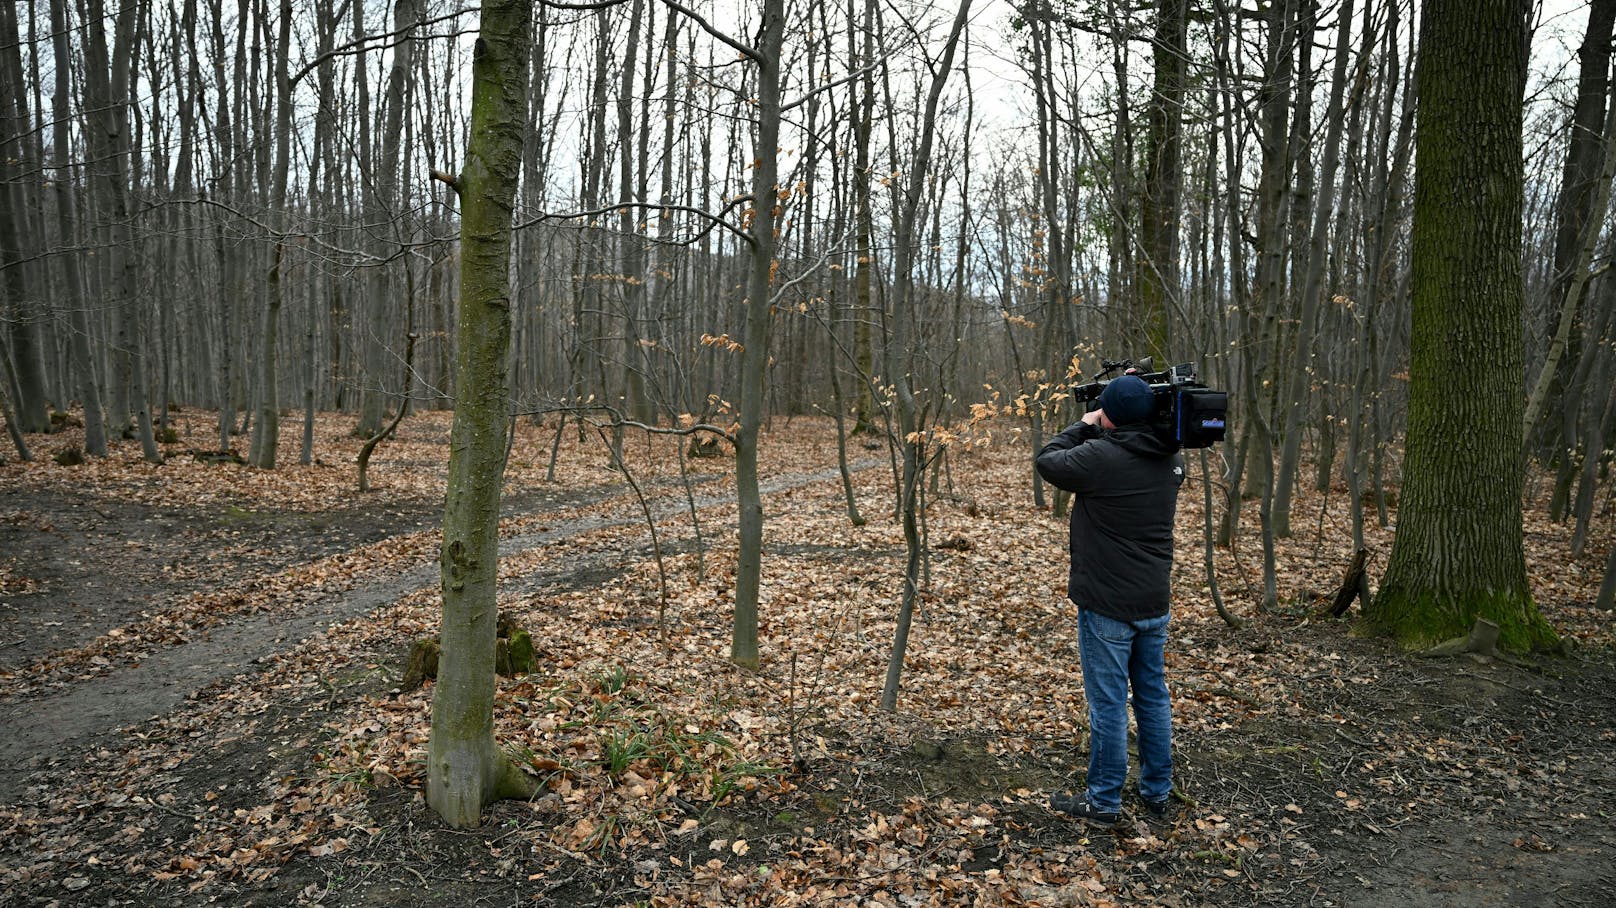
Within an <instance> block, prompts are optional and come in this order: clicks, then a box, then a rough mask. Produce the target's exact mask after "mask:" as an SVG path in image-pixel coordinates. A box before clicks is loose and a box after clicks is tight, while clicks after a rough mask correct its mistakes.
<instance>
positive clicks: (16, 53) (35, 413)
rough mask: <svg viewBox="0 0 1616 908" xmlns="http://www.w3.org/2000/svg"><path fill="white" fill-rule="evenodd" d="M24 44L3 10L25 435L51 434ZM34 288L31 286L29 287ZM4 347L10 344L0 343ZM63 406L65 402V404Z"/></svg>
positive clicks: (0, 251)
mask: <svg viewBox="0 0 1616 908" xmlns="http://www.w3.org/2000/svg"><path fill="white" fill-rule="evenodd" d="M22 46H23V45H22V42H21V41H20V40H19V39H18V31H17V6H16V4H11V3H8V4H6V5H5V7H4V8H0V277H3V278H4V284H3V286H4V288H5V295H6V297H7V298H8V300H9V302H10V304H11V306H12V311H11V312H4V311H0V321H3V322H4V323H5V325H6V327H7V328H9V331H8V333H9V334H10V336H11V337H10V342H11V357H12V366H13V368H14V370H15V374H16V388H17V399H16V400H15V401H14V402H13V406H14V412H15V414H16V417H17V421H18V423H19V424H20V425H19V428H20V429H21V430H22V431H24V432H47V431H49V430H50V407H49V405H48V403H47V401H46V390H45V349H44V348H45V335H44V331H43V330H41V327H42V325H43V323H44V312H43V311H42V297H43V294H42V293H41V292H40V291H41V290H42V289H43V288H42V284H43V282H42V281H39V280H37V279H34V280H30V278H35V277H36V275H39V274H40V272H39V269H37V268H35V267H34V266H33V265H31V264H30V260H31V259H33V258H34V250H33V248H32V247H33V246H34V245H35V243H36V242H37V237H36V236H35V235H34V234H35V232H36V231H35V228H34V227H33V226H32V225H30V224H29V223H28V221H29V217H30V213H31V212H33V211H34V210H35V209H36V208H37V204H31V202H32V201H33V200H31V199H30V198H29V195H30V191H31V190H32V188H33V187H34V186H37V185H38V182H39V180H38V177H37V176H36V174H37V172H38V168H39V162H38V161H37V160H35V155H34V153H33V149H32V147H31V146H32V144H33V143H31V142H30V141H29V140H28V135H29V132H30V131H31V128H32V124H31V123H30V118H29V116H28V96H27V91H26V88H25V87H24V85H23V80H22ZM30 285H32V286H30ZM0 343H5V340H4V339H0ZM62 403H63V404H64V405H65V404H66V401H63V402H62Z"/></svg>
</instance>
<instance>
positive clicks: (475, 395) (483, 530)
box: [427, 0, 533, 827]
mask: <svg viewBox="0 0 1616 908" xmlns="http://www.w3.org/2000/svg"><path fill="white" fill-rule="evenodd" d="M531 19H532V2H531V0H485V2H484V4H483V8H482V24H481V36H480V37H479V38H478V39H477V44H476V50H475V52H474V62H473V64H472V102H471V105H472V107H471V139H470V142H469V144H468V146H467V149H466V160H465V166H464V169H463V170H462V171H461V174H460V176H459V177H458V179H457V180H456V184H457V185H456V188H457V190H458V191H459V193H460V200H461V215H460V216H461V225H460V253H461V259H460V261H461V264H460V308H459V313H460V323H459V324H460V334H459V343H458V346H457V350H456V358H457V364H458V371H457V375H458V376H459V386H458V387H457V388H456V389H455V417H454V426H453V428H452V429H451V434H450V451H449V481H448V483H449V484H448V493H447V497H446V501H445V505H444V515H443V554H442V566H443V579H442V584H443V631H442V645H443V651H442V656H441V657H440V659H439V667H438V682H437V687H436V688H435V689H434V690H433V693H432V740H431V743H430V745H429V749H428V753H427V802H428V803H429V804H431V805H432V809H434V810H436V811H437V812H438V815H439V816H441V817H443V819H444V820H445V822H447V823H449V824H450V825H451V826H459V827H468V826H476V825H477V823H478V822H479V820H480V819H481V815H482V809H483V807H485V806H486V805H487V804H489V803H490V802H492V801H495V800H498V799H499V798H502V797H513V796H523V795H526V794H529V793H531V792H532V790H533V783H532V781H531V780H530V779H529V778H528V777H527V776H526V775H525V774H523V773H522V771H521V770H519V769H518V768H517V767H516V766H515V764H513V763H512V762H511V761H510V760H509V759H507V758H506V757H505V756H504V755H503V754H501V753H500V751H499V748H498V747H497V746H496V745H495V743H494V729H493V709H494V682H495V677H494V648H495V645H494V641H495V637H496V633H495V632H496V620H495V619H496V617H497V612H496V607H495V599H494V581H495V576H496V573H497V562H498V557H499V492H500V485H501V479H502V474H503V469H504V462H505V432H506V427H507V425H508V424H509V423H508V420H509V417H508V413H507V410H508V409H509V407H510V387H509V385H508V378H507V376H508V369H507V358H508V355H509V352H510V340H511V310H510V298H511V294H510V276H509V269H510V256H511V211H512V207H513V202H514V199H515V196H516V181H517V177H518V175H519V173H520V172H521V165H522V130H523V127H524V125H525V124H526V122H527V73H528V68H527V58H528V30H529V23H530V21H531Z"/></svg>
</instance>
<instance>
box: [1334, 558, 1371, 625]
mask: <svg viewBox="0 0 1616 908" xmlns="http://www.w3.org/2000/svg"><path fill="white" fill-rule="evenodd" d="M1368 563H1369V550H1368V549H1359V550H1358V551H1357V553H1356V554H1354V555H1353V556H1352V563H1351V564H1350V565H1348V566H1347V575H1346V576H1345V577H1343V578H1342V579H1341V589H1339V590H1337V591H1336V594H1335V602H1334V603H1333V604H1332V605H1331V606H1330V617H1332V618H1340V617H1341V616H1342V615H1345V614H1346V613H1347V609H1349V608H1352V600H1354V599H1362V600H1363V601H1364V602H1366V603H1367V602H1368V601H1369V575H1368V573H1367V572H1366V571H1365V570H1364V568H1365V566H1366V565H1367V564H1368Z"/></svg>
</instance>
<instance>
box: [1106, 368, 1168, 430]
mask: <svg viewBox="0 0 1616 908" xmlns="http://www.w3.org/2000/svg"><path fill="white" fill-rule="evenodd" d="M1154 397H1155V395H1154V394H1152V393H1151V390H1150V386H1149V385H1147V384H1145V382H1144V380H1143V379H1141V378H1139V377H1138V376H1137V375H1124V376H1122V377H1121V378H1115V379H1112V380H1111V381H1110V382H1109V383H1108V384H1106V386H1105V390H1103V391H1101V392H1100V409H1102V410H1104V411H1105V415H1106V417H1107V418H1109V419H1110V420H1111V422H1113V423H1115V424H1116V425H1119V426H1125V425H1127V424H1129V423H1135V422H1144V421H1145V420H1146V419H1149V418H1150V413H1151V411H1152V410H1154V409H1155V399H1154Z"/></svg>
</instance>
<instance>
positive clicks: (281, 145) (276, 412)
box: [247, 0, 292, 470]
mask: <svg viewBox="0 0 1616 908" xmlns="http://www.w3.org/2000/svg"><path fill="white" fill-rule="evenodd" d="M291 36H292V0H281V5H280V34H279V37H278V39H277V41H276V46H277V47H278V48H279V53H277V54H276V55H275V76H274V78H275V160H274V176H273V177H272V178H271V179H272V184H271V186H270V187H269V208H270V217H271V218H273V219H275V220H277V221H279V220H284V219H285V217H286V212H285V208H286V181H287V175H288V173H290V170H291V164H292V160H291V159H292V82H291V79H290V78H289V77H288V75H287V64H288V61H289V60H290V58H291V55H292V48H291ZM286 258H287V256H286V242H285V241H284V240H277V241H276V243H275V251H274V253H272V262H271V264H270V267H269V273H268V275H266V278H265V280H266V282H267V290H268V293H267V305H265V307H264V333H263V337H262V341H263V346H262V348H261V349H260V352H259V354H258V368H259V373H258V375H259V377H258V383H259V384H258V394H259V400H258V422H257V424H256V425H255V426H254V427H253V437H252V450H251V452H250V454H249V456H248V458H247V462H248V463H250V464H252V465H253V466H255V467H260V468H262V469H265V470H273V469H275V451H276V448H278V447H279V444H280V436H281V399H280V398H281V394H280V377H279V365H280V360H279V357H278V356H277V355H276V354H277V349H276V348H277V344H278V341H279V338H280V330H281V307H282V303H283V301H284V299H285V293H286V291H285V286H286V281H285V274H286V268H287V261H286Z"/></svg>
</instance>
